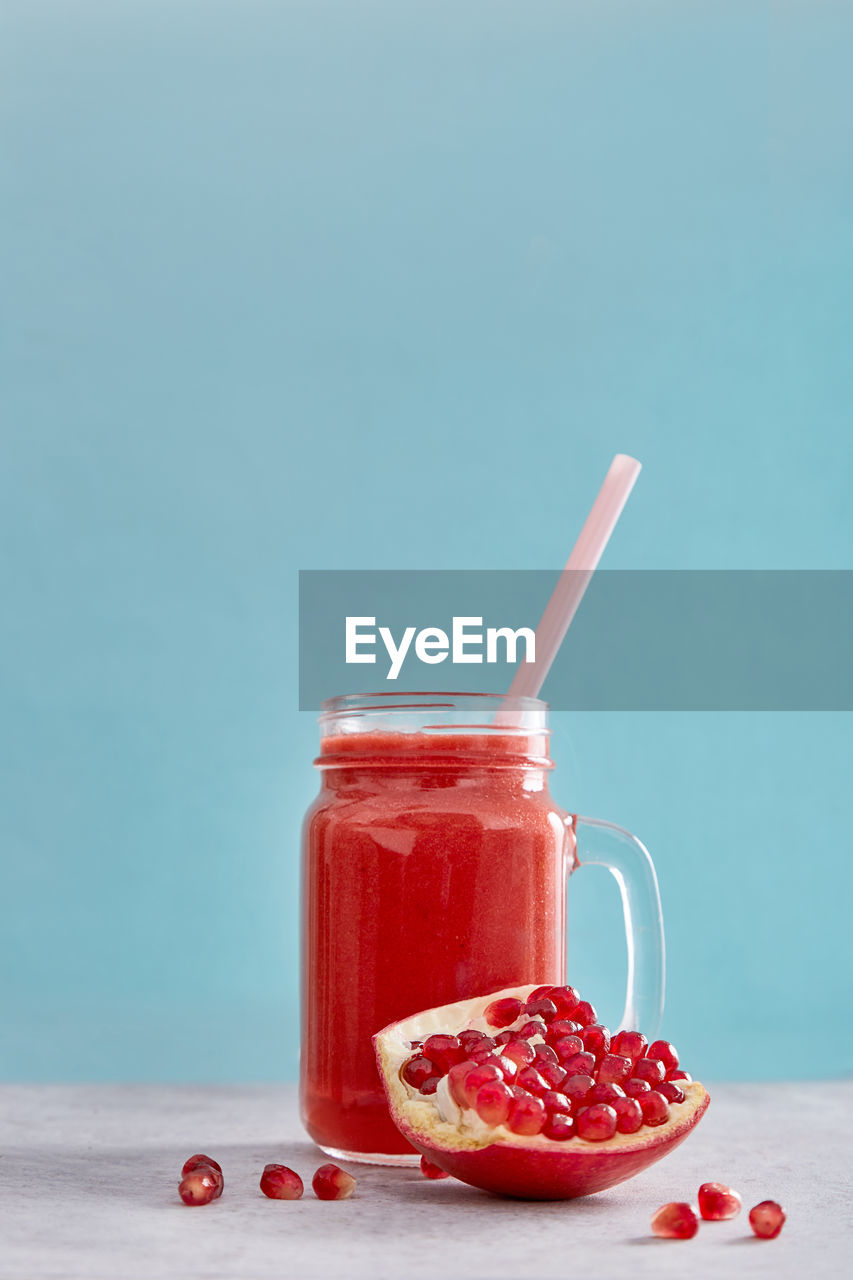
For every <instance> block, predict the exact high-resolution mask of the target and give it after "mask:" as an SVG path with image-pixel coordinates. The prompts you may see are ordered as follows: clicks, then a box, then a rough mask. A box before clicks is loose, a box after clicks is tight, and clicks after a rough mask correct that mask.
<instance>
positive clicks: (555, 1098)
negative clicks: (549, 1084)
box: [542, 1089, 572, 1116]
mask: <svg viewBox="0 0 853 1280" xmlns="http://www.w3.org/2000/svg"><path fill="white" fill-rule="evenodd" d="M542 1101H543V1102H544V1104H545V1110H546V1111H547V1112H548V1114H549V1115H551V1114H553V1113H554V1112H556V1111H559V1112H560V1114H561V1115H564V1116H570V1115H571V1114H572V1104H571V1102H570V1101H569V1099H568V1098H567V1097H566V1095H565V1094H564V1093H558V1092H557V1090H556V1089H549V1090H548V1092H547V1093H543V1094H542Z"/></svg>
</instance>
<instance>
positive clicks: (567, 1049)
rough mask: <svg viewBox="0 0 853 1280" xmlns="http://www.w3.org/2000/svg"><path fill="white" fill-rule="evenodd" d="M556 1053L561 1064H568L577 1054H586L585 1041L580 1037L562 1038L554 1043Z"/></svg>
mask: <svg viewBox="0 0 853 1280" xmlns="http://www.w3.org/2000/svg"><path fill="white" fill-rule="evenodd" d="M554 1052H555V1053H556V1055H557V1057H558V1058H559V1059H560V1061H561V1062H567V1061H568V1060H569V1058H573V1057H574V1056H575V1054H576V1053H583V1052H584V1047H583V1040H581V1038H580V1036H561V1037H560V1039H559V1040H557V1041H556V1042H555V1043H554Z"/></svg>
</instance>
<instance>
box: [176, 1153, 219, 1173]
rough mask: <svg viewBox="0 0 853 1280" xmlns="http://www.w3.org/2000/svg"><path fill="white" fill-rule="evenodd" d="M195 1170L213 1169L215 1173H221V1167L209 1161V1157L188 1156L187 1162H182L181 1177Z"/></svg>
mask: <svg viewBox="0 0 853 1280" xmlns="http://www.w3.org/2000/svg"><path fill="white" fill-rule="evenodd" d="M196 1169H215V1170H216V1172H217V1173H221V1172H222V1165H221V1164H217V1163H216V1161H215V1160H211V1158H210V1156H202V1155H198V1156H190V1158H189V1160H185V1161H184V1167H183V1169H182V1170H181V1177H184V1175H185V1174H187V1173H193V1172H194V1171H195V1170H196Z"/></svg>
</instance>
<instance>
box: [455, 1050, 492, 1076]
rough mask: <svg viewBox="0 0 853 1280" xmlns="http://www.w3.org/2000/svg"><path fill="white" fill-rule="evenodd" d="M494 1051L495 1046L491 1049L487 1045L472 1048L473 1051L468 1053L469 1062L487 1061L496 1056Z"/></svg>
mask: <svg viewBox="0 0 853 1280" xmlns="http://www.w3.org/2000/svg"><path fill="white" fill-rule="evenodd" d="M494 1052H495V1049H494V1047H493V1048H491V1049H489V1048H486V1047H484V1048H480V1049H472V1050H471V1052H470V1053H469V1054H468V1061H469V1062H486V1061H487V1060H488V1059H489V1058H491V1057H493V1056H494ZM450 1069H451V1071H452V1070H453V1068H452V1067H451V1068H450Z"/></svg>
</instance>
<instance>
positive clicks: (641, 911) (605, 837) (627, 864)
mask: <svg viewBox="0 0 853 1280" xmlns="http://www.w3.org/2000/svg"><path fill="white" fill-rule="evenodd" d="M566 826H567V829H568V833H569V837H570V844H571V854H572V857H571V861H570V863H569V871H570V872H571V871H574V870H575V868H577V867H581V866H599V867H606V868H607V870H608V871H609V872H610V873H611V875H612V876H613V878H614V879H615V881H616V883H617V884H618V886H619V892H620V894H621V895H622V910H623V912H624V915H625V937H626V940H627V943H628V986H627V992H626V996H625V1012H624V1013H623V1014H622V1020H621V1022H620V1024H619V1025H620V1027H623V1028H625V1029H627V1030H631V1031H643V1032H644V1033H645V1035H646V1036H647V1037H648V1038H649V1040H654V1039H656V1037H657V1036H658V1034H659V1033H660V1026H661V1019H662V1017H663V999H664V981H665V977H664V955H665V951H664V937H663V915H662V913H661V905H660V893H659V892H658V879H657V875H656V874H655V868H654V863H653V862H652V860H651V857H650V856H649V851H648V849H647V848H646V846H645V845H644V844H643V843H642V841H640V840H638V839H637V837H636V836H632V835H631V833H630V831H625V830H624V828H622V827H617V826H615V825H614V823H612V822H604V821H603V820H602V819H601V818H582V817H580V816H579V815H577V814H571V815H569V816H568V817H567V819H566Z"/></svg>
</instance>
